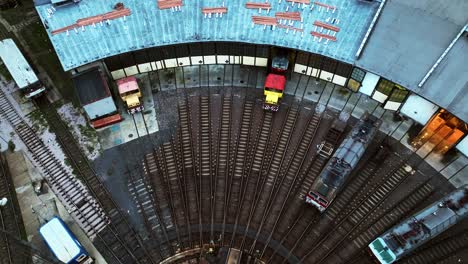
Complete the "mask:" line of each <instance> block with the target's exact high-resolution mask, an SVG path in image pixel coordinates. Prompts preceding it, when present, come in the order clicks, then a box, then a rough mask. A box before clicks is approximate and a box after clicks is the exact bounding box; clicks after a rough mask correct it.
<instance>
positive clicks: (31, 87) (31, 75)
mask: <svg viewBox="0 0 468 264" xmlns="http://www.w3.org/2000/svg"><path fill="white" fill-rule="evenodd" d="M0 58H1V59H2V61H3V63H4V64H5V66H6V68H7V69H8V71H9V72H10V74H11V77H13V80H15V82H16V85H18V87H19V90H20V91H21V92H22V93H23V94H24V96H25V97H26V98H33V97H36V96H39V95H40V94H42V93H43V92H44V91H45V90H46V89H45V87H44V86H43V85H42V83H41V82H40V81H39V79H38V78H37V75H36V73H35V72H34V70H33V69H32V68H31V66H30V65H29V63H28V61H27V60H26V59H25V58H24V56H23V54H22V53H21V51H20V50H19V49H18V47H17V46H16V44H15V42H14V41H13V40H12V39H4V40H2V41H0Z"/></svg>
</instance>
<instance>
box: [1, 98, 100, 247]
mask: <svg viewBox="0 0 468 264" xmlns="http://www.w3.org/2000/svg"><path fill="white" fill-rule="evenodd" d="M0 114H1V115H2V116H3V117H4V118H5V119H6V120H7V121H8V122H9V123H10V125H11V126H12V127H13V128H14V129H15V131H16V133H17V134H18V136H19V137H20V138H21V140H22V141H23V143H24V144H25V146H26V147H27V149H28V150H29V152H30V153H31V156H32V159H33V161H34V162H35V164H36V165H37V166H38V167H39V168H40V169H41V170H42V172H43V175H44V177H45V178H46V180H47V182H48V184H49V186H50V187H51V189H52V190H53V191H54V193H55V194H56V195H57V197H58V198H59V200H60V201H61V202H62V203H63V204H64V206H65V207H66V208H67V210H68V211H69V212H70V214H71V215H72V217H73V218H74V219H75V221H77V223H78V225H79V226H80V227H81V228H82V229H83V230H84V231H85V233H86V234H87V235H88V236H89V237H91V238H93V237H95V236H96V234H97V233H98V232H99V231H101V230H102V229H104V228H105V227H106V225H107V217H106V216H105V215H104V213H103V211H102V208H101V207H100V205H99V204H98V203H97V202H96V200H94V198H93V197H91V195H90V193H89V191H88V190H87V189H86V187H85V186H84V185H83V184H82V183H81V182H80V181H78V180H77V179H76V178H75V177H74V176H73V175H71V174H70V173H69V172H68V171H67V170H66V169H65V167H64V165H63V164H62V163H61V162H60V161H59V160H58V159H57V158H56V157H55V156H54V154H53V153H52V151H51V150H50V149H49V147H48V146H47V145H46V144H45V143H44V142H43V141H42V139H40V138H39V136H38V135H37V134H36V132H35V131H34V130H33V129H32V128H31V127H30V126H29V125H28V124H27V123H26V121H24V119H23V118H22V117H21V116H20V115H19V114H18V112H17V111H16V109H15V108H14V107H13V105H12V104H11V103H10V101H9V99H8V98H7V96H6V95H5V94H4V93H3V91H1V90H0ZM80 153H81V152H80Z"/></svg>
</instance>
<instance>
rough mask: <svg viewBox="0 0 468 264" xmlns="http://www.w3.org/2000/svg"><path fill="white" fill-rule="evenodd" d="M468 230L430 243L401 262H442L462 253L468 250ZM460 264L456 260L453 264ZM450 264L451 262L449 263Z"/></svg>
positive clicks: (421, 263)
mask: <svg viewBox="0 0 468 264" xmlns="http://www.w3.org/2000/svg"><path fill="white" fill-rule="evenodd" d="M467 231H468V230H467V229H465V230H462V231H461V232H458V233H456V234H454V235H451V236H447V237H446V238H444V239H441V240H438V241H434V242H428V244H429V245H427V246H425V247H424V248H421V249H419V250H416V251H415V252H414V253H413V254H412V255H410V256H408V257H406V258H404V259H402V260H401V263H405V264H425V263H437V262H439V261H440V262H442V261H444V260H445V259H447V258H449V257H451V256H452V255H455V254H457V253H459V252H461V251H465V252H466V251H467V250H468V233H467ZM456 262H458V260H455V261H454V262H453V263H456ZM449 263H450V262H449Z"/></svg>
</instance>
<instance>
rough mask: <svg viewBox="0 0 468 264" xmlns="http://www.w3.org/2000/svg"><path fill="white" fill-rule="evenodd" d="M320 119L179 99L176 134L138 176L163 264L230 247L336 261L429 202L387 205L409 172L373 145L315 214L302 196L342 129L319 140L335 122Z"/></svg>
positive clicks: (424, 192)
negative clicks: (325, 126)
mask: <svg viewBox="0 0 468 264" xmlns="http://www.w3.org/2000/svg"><path fill="white" fill-rule="evenodd" d="M234 105H239V106H241V107H234ZM307 111H308V112H307ZM323 115H324V114H323V113H322V112H321V111H311V110H310V109H309V110H304V108H301V107H297V108H294V107H292V108H288V107H283V108H282V110H280V112H277V113H274V114H273V113H271V112H266V111H263V110H262V109H261V104H259V103H258V102H254V101H249V100H245V99H241V98H236V97H223V98H219V97H217V96H210V97H196V96H193V97H188V98H185V100H183V101H181V102H180V104H179V122H180V123H179V127H178V131H177V134H176V135H175V137H174V138H173V139H172V140H171V141H170V142H168V143H165V144H163V145H162V146H161V147H159V148H158V149H157V150H156V151H154V152H153V153H150V154H148V155H146V156H145V158H144V162H143V168H144V177H143V178H142V179H138V177H135V179H136V181H135V186H134V188H135V189H136V190H137V189H138V188H140V190H142V191H141V194H140V197H141V198H140V201H137V202H138V203H139V204H140V205H139V208H144V209H140V210H144V211H145V212H144V216H145V217H147V218H148V223H147V224H146V225H147V229H153V230H154V234H153V236H154V237H155V238H157V240H158V243H159V244H158V245H159V247H160V251H161V256H162V259H163V263H170V262H171V261H174V263H183V262H184V261H186V262H188V263H197V262H199V261H202V260H206V259H208V258H209V257H210V254H215V252H217V250H225V251H226V250H229V248H234V249H236V250H240V252H241V253H240V255H241V256H242V255H243V256H245V257H248V258H250V260H253V259H261V260H262V261H265V262H266V263H281V262H291V263H298V262H300V263H328V262H331V263H343V262H344V261H347V260H348V259H353V258H354V257H357V256H362V254H364V253H362V250H363V249H365V248H366V247H367V244H368V243H369V242H370V241H371V240H372V239H373V238H375V237H376V236H377V235H379V234H380V233H381V232H384V231H385V230H386V229H387V228H388V227H390V226H392V225H393V224H395V223H396V222H398V221H399V220H400V219H402V218H403V217H405V216H406V215H407V214H408V213H409V212H410V210H412V209H413V208H415V207H416V206H418V205H419V204H420V203H421V201H423V200H425V199H427V197H428V195H429V194H430V193H431V190H432V187H431V186H430V185H427V184H421V185H418V186H416V187H417V188H409V190H406V192H407V193H406V194H405V195H404V196H402V197H400V198H399V199H397V200H394V201H393V200H392V202H391V203H390V202H389V203H385V204H384V202H385V201H387V199H388V198H389V197H390V194H392V193H393V192H394V191H395V190H396V189H398V188H399V186H401V185H402V184H403V182H404V181H405V179H406V178H407V176H408V175H410V174H411V173H412V170H409V167H406V164H405V163H404V162H397V163H391V164H385V162H383V161H387V160H388V159H389V155H390V151H389V149H387V148H386V147H383V148H380V147H379V146H380V143H379V144H377V143H376V144H374V145H375V146H372V147H371V148H369V150H368V152H366V154H365V155H366V156H365V157H368V158H366V159H364V160H362V162H361V163H360V164H359V166H358V169H359V171H360V172H359V173H355V174H354V175H353V176H352V177H351V178H350V181H349V183H347V186H346V188H344V189H343V191H342V192H341V193H340V194H339V195H338V196H337V198H336V200H335V201H334V203H333V204H332V205H331V207H330V208H329V210H328V211H327V212H326V213H325V214H323V215H322V217H319V214H318V212H317V211H315V210H314V209H313V208H311V207H310V206H307V205H306V204H305V202H304V196H305V194H306V193H307V192H308V191H309V189H310V187H311V185H312V183H313V181H314V179H315V178H316V177H317V176H318V175H319V173H320V171H321V169H322V168H323V166H324V165H325V164H326V162H327V161H328V159H329V158H330V157H331V155H332V154H333V150H334V148H336V146H337V145H338V144H339V141H340V138H341V134H342V133H343V131H342V130H341V129H335V127H328V129H329V131H328V133H324V131H322V132H321V134H320V136H318V134H316V132H317V130H318V127H319V125H321V124H322V123H325V124H326V123H327V122H328V124H330V123H331V122H332V121H330V120H331V118H325V119H328V120H329V121H327V122H325V121H324V120H323ZM327 115H328V113H327ZM303 121H305V122H303ZM322 135H323V136H322ZM321 138H323V141H322V143H321V144H319V146H317V147H315V144H317V143H320V140H321ZM375 142H377V139H376V140H375ZM392 157H393V156H392ZM400 158H401V157H399V159H398V160H399V161H401V159H400ZM395 159H396V158H395ZM143 185H149V186H146V187H145V186H143ZM138 186H139V187H138ZM146 193H149V194H151V196H153V198H152V199H151V198H148V196H147V195H146ZM392 197H393V196H392ZM150 200H152V201H150ZM142 213H143V212H142ZM155 218H158V219H159V220H158V221H153V222H150V221H149V220H155ZM322 222H323V223H322ZM163 248H165V249H164V250H163ZM339 249H340V250H339ZM341 249H343V251H346V252H342V250H341ZM163 252H165V253H163ZM168 255H171V256H170V257H169V258H167V257H166V256H168ZM190 261H191V262H190ZM356 263H359V262H356Z"/></svg>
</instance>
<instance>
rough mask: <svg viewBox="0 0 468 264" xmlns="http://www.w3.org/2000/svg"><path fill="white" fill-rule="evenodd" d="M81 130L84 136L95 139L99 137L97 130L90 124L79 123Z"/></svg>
mask: <svg viewBox="0 0 468 264" xmlns="http://www.w3.org/2000/svg"><path fill="white" fill-rule="evenodd" d="M79 128H80V132H81V134H82V135H83V136H85V137H87V138H89V139H93V138H96V137H97V134H96V131H95V130H94V129H92V128H91V127H89V126H83V125H79Z"/></svg>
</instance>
